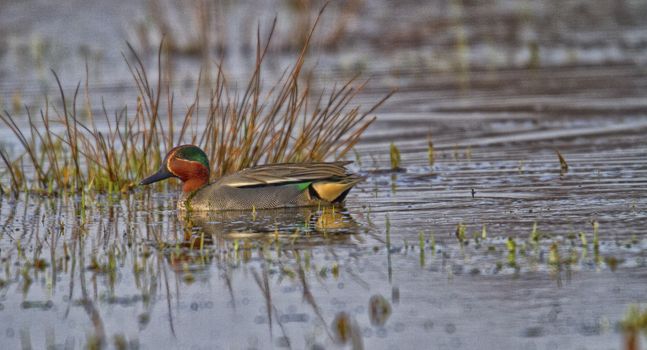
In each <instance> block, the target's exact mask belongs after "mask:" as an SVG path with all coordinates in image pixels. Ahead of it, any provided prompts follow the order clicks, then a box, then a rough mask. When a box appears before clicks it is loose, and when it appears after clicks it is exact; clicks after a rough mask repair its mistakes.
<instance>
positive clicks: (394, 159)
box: [389, 142, 402, 170]
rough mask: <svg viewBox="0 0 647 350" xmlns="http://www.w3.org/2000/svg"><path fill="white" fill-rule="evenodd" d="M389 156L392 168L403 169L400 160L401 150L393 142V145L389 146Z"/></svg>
mask: <svg viewBox="0 0 647 350" xmlns="http://www.w3.org/2000/svg"><path fill="white" fill-rule="evenodd" d="M389 158H390V160H391V170H399V169H401V168H400V162H401V160H402V158H401V157H400V150H399V149H398V146H396V145H395V143H393V142H391V146H390V147H389Z"/></svg>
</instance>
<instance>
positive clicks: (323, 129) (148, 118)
mask: <svg viewBox="0 0 647 350" xmlns="http://www.w3.org/2000/svg"><path fill="white" fill-rule="evenodd" d="M322 11H323V9H322ZM321 14H322V12H320V13H319V16H318V17H317V19H316V20H315V22H314V24H313V26H312V28H311V30H310V32H309V34H308V36H307V40H306V41H305V43H304V46H303V48H302V50H301V51H300V52H299V54H298V55H297V57H296V60H295V62H294V63H293V64H292V65H291V66H290V67H289V68H287V69H286V70H285V71H284V73H283V74H282V76H281V77H280V78H279V79H278V80H277V81H276V82H275V83H274V84H272V85H271V86H269V87H265V86H263V84H261V73H262V67H263V61H264V58H265V56H266V54H267V52H268V48H269V46H270V42H271V38H272V35H273V32H274V28H275V26H276V21H274V23H273V25H272V28H271V30H270V32H269V35H268V36H267V38H266V40H265V42H264V44H263V43H262V40H261V38H260V30H259V32H258V34H257V35H258V40H257V45H256V62H255V67H253V73H252V75H251V77H250V79H249V81H248V82H247V85H246V88H245V89H244V90H243V92H242V94H239V93H238V92H237V91H235V90H234V89H233V88H230V84H229V83H228V81H227V78H226V74H225V72H224V69H223V66H222V64H218V65H217V66H216V67H217V69H216V72H215V73H214V75H215V76H214V77H213V78H212V79H211V81H212V84H211V85H210V86H209V87H208V89H209V91H204V90H205V89H207V87H204V86H203V84H201V83H200V82H201V81H202V79H203V78H204V77H203V75H202V73H201V74H200V75H199V76H198V79H197V81H198V83H197V87H196V91H195V95H194V96H195V97H194V99H193V101H192V103H191V104H190V105H189V106H188V108H187V109H186V111H185V113H184V114H183V115H181V116H179V117H178V116H176V115H175V113H174V112H175V110H176V108H175V107H174V101H175V100H174V94H173V92H172V89H171V83H170V80H171V79H168V75H169V74H170V72H165V71H164V70H163V69H162V67H163V66H164V65H163V63H162V60H163V57H164V55H163V47H164V45H163V44H161V45H160V47H159V50H158V52H157V81H155V82H153V81H151V79H150V78H149V75H148V73H147V70H146V67H145V66H144V63H143V61H142V59H141V58H140V57H139V56H138V55H137V53H136V52H135V50H134V49H133V48H132V47H131V46H130V45H128V47H129V50H130V53H131V56H132V57H133V58H132V59H129V58H127V57H126V55H124V58H125V60H126V64H127V65H128V68H129V69H130V72H131V74H132V77H133V80H134V83H135V86H136V88H137V91H138V95H137V98H136V102H137V103H136V107H135V108H134V110H133V109H129V108H128V107H124V108H122V109H121V110H118V111H116V112H115V113H114V114H110V113H108V111H107V110H106V108H105V105H103V104H102V106H101V107H102V115H100V116H95V115H93V114H92V112H91V111H92V110H93V109H92V108H91V106H90V102H89V101H90V99H89V98H87V95H88V93H89V88H88V85H89V84H88V81H87V78H86V81H85V87H84V90H85V95H86V98H85V100H86V101H85V108H84V110H86V111H90V112H89V113H88V114H89V115H88V116H87V119H84V118H80V117H79V113H77V102H78V98H79V92H80V88H81V86H80V85H81V84H80V83H79V84H78V85H77V86H76V89H75V90H74V91H73V93H72V94H69V93H68V92H66V91H65V89H64V88H63V84H62V83H61V80H60V79H59V78H58V76H57V75H56V74H55V73H54V77H55V79H56V82H57V84H58V87H59V93H60V102H61V106H62V108H56V107H53V106H51V105H50V104H49V101H46V102H45V106H44V107H43V108H42V109H41V110H40V111H39V113H37V114H34V113H32V111H30V110H29V109H28V108H26V113H27V118H28V121H29V124H28V129H27V130H22V129H21V128H20V127H19V126H18V123H17V122H16V118H15V117H14V116H13V115H12V114H10V113H9V112H7V111H4V113H3V114H0V119H1V120H2V122H4V124H5V125H6V126H7V127H9V129H10V130H11V131H12V132H13V134H14V135H15V136H16V137H17V138H18V141H19V143H20V145H21V146H22V148H23V151H24V152H23V154H22V155H19V156H18V158H16V159H10V158H9V157H8V156H7V155H6V154H5V153H2V152H0V155H2V160H3V163H4V165H5V168H6V169H5V171H4V172H3V174H4V175H2V176H4V177H6V176H9V177H10V181H11V183H12V184H11V188H12V190H13V191H14V192H18V191H21V190H30V191H35V192H41V193H44V194H55V193H62V192H65V193H68V192H77V193H78V192H82V191H96V192H124V191H128V190H129V189H131V188H133V187H134V186H135V185H136V184H137V182H138V181H139V180H140V179H141V178H143V177H144V176H146V175H148V174H149V173H151V172H152V171H154V170H156V169H157V168H158V167H159V165H160V162H161V159H162V157H163V156H164V154H165V152H166V151H168V150H169V149H170V148H172V147H173V146H175V145H178V144H183V143H192V144H196V145H198V146H200V147H201V148H202V149H203V150H204V151H205V152H206V153H207V155H208V156H209V157H210V159H211V166H212V174H213V175H214V176H222V175H224V174H227V173H231V172H235V171H237V170H240V169H243V168H247V167H250V166H254V165H258V164H263V163H278V162H310V161H322V160H331V159H335V160H337V159H340V158H343V157H344V156H345V155H346V154H347V153H348V152H349V151H350V150H351V149H352V148H353V146H354V145H355V144H356V143H357V141H358V140H359V137H360V136H361V134H362V133H363V132H364V131H365V130H366V128H367V127H368V126H369V125H370V124H371V122H372V121H373V120H374V117H370V115H371V114H372V113H373V112H374V111H375V109H376V108H378V107H379V106H380V105H381V104H382V103H383V102H384V101H385V100H386V99H387V98H388V97H389V96H390V95H391V94H392V93H389V94H387V95H386V96H385V97H384V98H383V99H382V100H380V101H378V102H377V103H375V104H374V105H373V106H371V107H370V108H368V110H366V111H361V110H360V108H361V107H360V106H355V105H354V104H353V103H352V102H353V99H354V98H355V97H356V96H357V95H358V93H360V92H361V91H362V89H363V88H364V86H365V84H366V83H365V82H363V83H358V82H357V79H356V78H353V79H350V80H349V81H347V82H346V83H344V84H342V85H341V87H337V86H336V87H334V88H332V89H331V90H328V91H326V90H324V91H322V92H318V93H315V92H314V91H313V88H312V87H311V86H310V83H309V80H307V79H305V80H304V73H303V72H304V70H305V67H304V64H305V59H306V55H307V52H308V47H309V43H310V38H312V35H313V33H314V31H315V29H316V27H317V23H318V22H319V19H320V17H321ZM87 70H88V69H87V65H86V77H87ZM205 95H206V96H208V101H207V102H206V103H205V102H204V100H201V96H202V97H203V98H204V96H205ZM70 96H72V97H71V98H70ZM201 103H202V105H201ZM204 104H206V105H207V108H206V112H204V113H201V112H200V111H202V110H204V108H203V105H204ZM99 118H100V119H101V121H102V122H105V124H106V126H105V127H101V128H99V127H98V126H97V125H98V123H97V122H96V120H97V119H99ZM82 119H83V120H82ZM54 125H62V126H63V127H64V130H63V132H56V131H54ZM17 164H20V166H18V165H17ZM22 166H29V167H31V168H33V169H34V175H33V177H30V178H26V177H25V176H22V173H23V172H22V171H21V167H22Z"/></svg>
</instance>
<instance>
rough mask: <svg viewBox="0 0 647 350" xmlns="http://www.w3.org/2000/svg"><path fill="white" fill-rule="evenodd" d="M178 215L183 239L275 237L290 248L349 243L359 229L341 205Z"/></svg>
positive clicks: (271, 240)
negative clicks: (182, 225)
mask: <svg viewBox="0 0 647 350" xmlns="http://www.w3.org/2000/svg"><path fill="white" fill-rule="evenodd" d="M178 216H179V218H180V219H181V220H182V222H184V224H185V228H187V230H185V231H186V232H187V234H185V237H184V238H185V240H187V239H188V242H184V243H190V242H191V241H195V240H196V239H202V237H203V236H204V239H205V240H209V243H208V244H213V243H217V242H226V241H235V240H242V239H249V240H254V241H259V242H263V241H265V242H276V241H277V240H278V241H279V242H280V243H289V244H290V245H291V246H292V248H299V247H301V248H305V247H311V246H318V245H325V244H344V243H348V242H350V241H351V240H350V237H351V236H352V235H354V234H356V233H357V232H358V224H357V222H355V220H354V219H353V218H352V216H351V215H350V214H349V213H348V211H347V210H346V209H345V208H340V207H336V208H335V207H327V208H322V209H316V208H292V209H273V210H259V211H255V212H253V211H223V212H195V213H191V214H190V215H187V214H186V213H180V214H178ZM189 232H190V235H188V233H189ZM202 244H204V243H202ZM193 246H194V247H195V245H193Z"/></svg>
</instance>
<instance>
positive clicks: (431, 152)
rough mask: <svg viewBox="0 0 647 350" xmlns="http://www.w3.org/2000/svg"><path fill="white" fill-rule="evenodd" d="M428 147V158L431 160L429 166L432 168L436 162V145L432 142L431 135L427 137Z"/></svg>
mask: <svg viewBox="0 0 647 350" xmlns="http://www.w3.org/2000/svg"><path fill="white" fill-rule="evenodd" d="M427 146H428V147H427V158H428V159H429V166H432V165H434V163H435V162H436V154H435V152H434V143H433V142H432V141H431V134H429V136H428V137H427Z"/></svg>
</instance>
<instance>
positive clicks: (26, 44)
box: [0, 0, 647, 113]
mask: <svg viewBox="0 0 647 350" xmlns="http://www.w3.org/2000/svg"><path fill="white" fill-rule="evenodd" d="M323 4H324V2H323V1H316V0H265V1H244V0H243V1H206V0H195V1H186V0H162V1H152V0H151V1H145V0H137V1H123V0H116V1H110V2H105V1H94V0H90V1H82V0H79V1H73V0H68V1H57V2H52V1H46V0H29V1H12V0H5V1H2V2H1V3H0V106H2V108H3V109H7V110H9V111H12V112H14V113H20V110H21V109H22V106H23V105H33V106H40V105H41V104H42V96H43V94H46V93H49V92H51V88H52V87H53V85H54V84H53V83H54V80H53V79H52V75H51V73H50V69H54V70H55V71H56V72H57V73H58V74H59V76H60V77H61V78H62V80H63V82H64V85H67V86H71V87H73V86H75V85H76V83H77V82H78V81H81V80H84V79H85V76H86V74H85V73H86V69H85V64H86V63H87V65H88V69H89V71H88V72H89V76H88V77H89V83H90V85H91V87H92V89H93V92H96V93H97V94H93V96H99V95H101V96H104V97H105V98H106V102H107V103H108V107H119V106H121V105H122V104H124V103H125V102H126V101H124V99H126V98H127V97H128V91H129V89H133V88H134V86H133V85H134V84H132V83H131V77H130V74H129V73H128V70H127V66H126V64H124V62H123V61H124V60H123V57H122V53H123V52H126V53H128V50H127V47H126V42H129V43H131V44H132V45H133V47H134V48H135V49H136V50H137V52H139V53H140V54H142V56H143V57H145V58H146V59H147V62H149V63H151V65H150V66H152V63H154V61H155V56H156V52H157V48H158V46H159V43H160V40H161V38H162V36H163V35H165V39H166V44H167V47H166V48H167V52H168V53H170V56H169V57H170V63H169V65H170V68H171V69H170V71H171V72H173V77H172V78H173V81H174V82H175V83H176V84H177V86H178V87H182V86H183V85H190V84H191V83H193V82H195V81H196V80H197V75H198V74H197V72H198V69H199V68H200V66H203V67H204V69H205V72H206V73H209V72H210V69H211V72H212V70H213V69H214V66H215V63H216V62H221V61H222V62H224V65H225V68H226V72H227V74H228V78H229V79H230V81H237V80H240V79H241V78H244V77H247V76H248V75H249V73H250V72H249V70H250V69H252V68H253V62H254V59H255V54H254V52H255V46H256V35H257V29H258V28H260V33H261V36H262V37H263V38H266V36H267V34H268V32H269V30H270V28H271V24H272V21H273V19H274V18H277V19H278V23H277V29H276V33H275V35H274V38H273V44H272V46H271V52H270V57H269V60H268V61H267V62H268V65H267V67H266V68H267V71H268V72H274V73H276V74H279V73H280V72H281V70H282V69H284V68H285V67H284V65H282V63H284V62H285V61H283V60H285V59H288V61H289V60H292V59H293V58H294V56H295V53H296V52H298V50H299V49H300V48H301V47H302V44H303V41H304V40H305V38H306V36H307V33H308V31H309V28H310V27H311V26H312V24H313V21H314V18H315V17H316V14H317V12H318V11H319V10H320V8H321V7H322V6H323ZM644 18H647V3H646V2H645V1H640V0H615V1H614V0H606V1H604V0H601V1H585V0H567V1H561V0H560V1H556V0H546V1H530V0H527V1H503V0H499V1H472V0H465V1H463V0H446V1H436V0H431V1H411V0H407V1H397V2H394V1H380V0H372V1H369V0H346V1H331V2H330V4H329V6H328V8H327V10H326V12H325V14H324V16H323V18H322V21H321V24H320V26H319V28H318V30H317V32H316V34H315V40H314V44H313V45H312V47H311V49H312V50H311V51H312V52H311V55H310V57H311V58H312V59H311V61H310V62H309V64H310V66H311V67H312V68H313V69H314V71H315V73H316V74H315V76H316V77H317V78H318V79H322V80H339V79H341V78H342V77H344V78H346V77H347V76H352V75H354V74H357V73H362V74H363V76H365V77H371V78H372V79H373V81H374V82H373V83H372V84H371V87H372V88H373V89H379V88H383V89H388V88H393V87H398V88H400V89H401V90H402V91H403V92H407V91H413V90H415V91H424V92H425V93H424V94H422V95H421V96H419V95H416V96H415V97H414V96H411V98H412V99H414V100H417V99H419V98H425V97H426V98H428V100H427V103H421V104H419V105H418V106H417V107H416V109H425V110H433V109H434V107H437V106H438V105H434V104H432V100H433V99H439V98H440V96H439V94H438V93H436V92H437V91H438V90H449V91H452V90H454V89H457V90H461V91H462V92H463V93H469V91H471V90H476V91H478V90H479V89H487V90H491V89H496V90H502V92H503V91H504V92H505V93H506V94H529V93H530V92H532V91H529V90H532V89H533V88H534V89H541V94H542V95H551V94H553V93H560V92H562V91H560V88H564V86H563V84H562V83H563V80H560V81H559V82H558V83H554V84H549V83H545V84H540V85H539V86H537V84H534V86H528V85H533V84H529V83H528V82H527V81H526V82H510V81H506V79H505V76H506V75H509V74H511V73H510V72H515V71H519V70H522V71H524V70H532V71H537V72H544V71H548V72H549V73H550V72H556V71H557V72H558V71H559V70H560V69H564V68H568V67H586V68H590V70H591V73H588V75H589V76H590V79H593V80H595V78H596V76H599V75H600V74H603V73H601V72H600V69H599V68H596V67H605V69H604V70H603V71H606V72H609V73H607V74H605V78H606V76H609V77H611V78H613V77H614V76H615V75H616V74H615V73H614V71H609V70H610V69H613V68H612V67H626V66H637V67H644V66H645V64H647V23H646V22H645V21H644ZM641 19H642V20H641ZM497 72H501V74H504V76H503V77H502V76H501V75H500V74H499V75H498V74H497ZM623 72H624V70H623V71H622V72H620V73H619V74H623ZM549 73H548V74H549ZM153 74H154V72H153ZM268 74H271V73H268ZM582 74H587V73H582ZM522 75H523V76H525V74H522ZM535 77H536V79H542V76H541V74H539V75H538V76H535ZM531 78H532V77H531ZM532 80H535V79H532ZM609 83H610V84H617V85H619V86H618V88H619V89H621V88H623V87H624V88H626V89H625V90H622V91H623V92H624V93H626V94H627V95H628V96H627V97H629V96H631V95H633V94H634V93H635V92H633V91H631V90H632V89H630V86H627V83H626V82H625V81H624V80H623V79H613V81H611V82H609ZM587 85H588V83H587ZM573 88H577V87H575V86H574V87H573ZM580 88H582V89H584V88H585V87H580ZM605 88H608V85H607V84H605ZM190 90H191V89H188V90H187V91H190ZM606 90H608V89H606ZM614 91H615V92H614V93H617V92H618V91H620V90H614ZM131 92H132V91H131ZM537 93H539V92H537ZM597 93H598V94H600V95H605V94H606V93H610V92H608V91H606V92H605V91H597ZM111 95H114V96H111ZM111 97H113V98H111ZM402 99H405V95H404V94H401V97H400V100H402ZM131 100H132V98H131ZM397 101H398V98H397V97H396V98H394V99H392V100H391V102H392V103H396V102H397ZM128 102H130V103H132V101H128ZM408 102H410V101H408ZM440 102H442V101H440ZM409 108H411V107H409Z"/></svg>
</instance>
